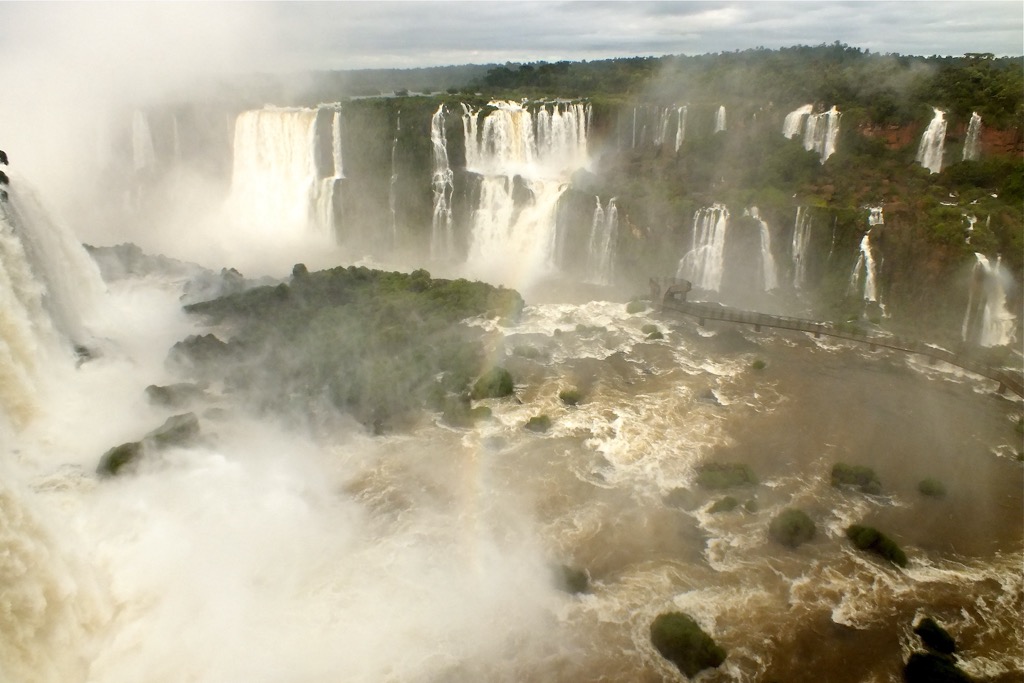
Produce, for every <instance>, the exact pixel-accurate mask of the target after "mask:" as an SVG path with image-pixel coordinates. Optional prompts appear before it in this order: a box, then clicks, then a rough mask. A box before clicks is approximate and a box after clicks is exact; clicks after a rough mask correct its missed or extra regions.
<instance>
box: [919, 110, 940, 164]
mask: <svg viewBox="0 0 1024 683" xmlns="http://www.w3.org/2000/svg"><path fill="white" fill-rule="evenodd" d="M932 111H934V112H935V115H934V116H933V117H932V120H931V122H930V123H929V124H928V128H926V129H925V131H924V133H922V135H921V143H920V144H919V145H918V147H917V161H918V163H920V164H921V166H923V167H924V168H927V169H928V170H929V171H931V172H932V173H938V172H939V171H941V170H942V154H943V150H944V148H945V144H946V115H945V113H944V112H942V111H941V110H939V109H932Z"/></svg>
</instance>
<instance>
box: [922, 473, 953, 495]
mask: <svg viewBox="0 0 1024 683" xmlns="http://www.w3.org/2000/svg"><path fill="white" fill-rule="evenodd" d="M917 490H918V492H919V493H920V494H921V495H922V496H928V497H930V498H944V497H945V496H946V486H945V484H943V483H942V482H941V481H939V480H938V479H932V478H930V477H929V478H927V479H922V480H921V481H919V482H918V483H917Z"/></svg>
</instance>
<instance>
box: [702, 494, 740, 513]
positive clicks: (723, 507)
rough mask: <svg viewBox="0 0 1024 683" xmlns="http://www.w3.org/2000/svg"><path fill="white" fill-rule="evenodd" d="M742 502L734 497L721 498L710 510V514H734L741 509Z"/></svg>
mask: <svg viewBox="0 0 1024 683" xmlns="http://www.w3.org/2000/svg"><path fill="white" fill-rule="evenodd" d="M739 504H740V502H739V501H738V500H736V499H735V498H733V497H732V496H726V497H725V498H719V499H718V500H716V501H715V504H714V505H712V506H711V507H710V508H708V512H710V513H711V514H713V515H714V514H718V513H719V512H732V511H733V510H735V509H736V508H737V507H739Z"/></svg>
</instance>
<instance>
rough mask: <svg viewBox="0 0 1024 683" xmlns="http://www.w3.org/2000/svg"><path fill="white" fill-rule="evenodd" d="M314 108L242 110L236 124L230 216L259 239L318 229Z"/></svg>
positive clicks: (315, 115) (317, 174) (315, 113)
mask: <svg viewBox="0 0 1024 683" xmlns="http://www.w3.org/2000/svg"><path fill="white" fill-rule="evenodd" d="M316 120H317V110H316V109H277V108H267V109H259V110H255V111H246V112H242V113H241V114H239V115H238V119H237V120H236V122H235V138H234V162H233V166H232V172H231V197H230V199H229V205H230V211H231V213H232V214H233V215H234V216H235V217H236V219H237V221H238V222H239V223H240V224H244V225H245V226H247V227H249V228H250V229H252V230H254V231H256V232H258V233H261V234H267V233H269V234H276V235H279V236H282V237H286V236H296V235H302V234H305V233H306V232H307V231H309V229H310V228H324V227H326V226H318V225H317V220H316V219H317V215H316V210H315V207H316V206H317V203H318V199H319V195H320V192H319V191H320V183H319V177H318V176H319V173H318V170H317V166H316Z"/></svg>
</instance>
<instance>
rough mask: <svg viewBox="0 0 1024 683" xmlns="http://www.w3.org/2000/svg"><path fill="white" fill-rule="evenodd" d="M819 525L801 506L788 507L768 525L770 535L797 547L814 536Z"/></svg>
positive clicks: (776, 539) (785, 544) (792, 546)
mask: <svg viewBox="0 0 1024 683" xmlns="http://www.w3.org/2000/svg"><path fill="white" fill-rule="evenodd" d="M815 533H817V527H816V526H815V524H814V520H812V519H811V518H810V517H808V516H807V513H806V512H804V511H803V510H801V509H799V508H786V509H785V510H783V511H782V512H780V513H779V514H778V515H776V516H775V518H774V519H772V521H771V523H770V524H769V525H768V535H769V536H770V537H771V538H772V539H773V540H774V541H775V542H776V543H781V544H782V545H784V546H788V547H790V548H796V547H798V546H799V545H801V544H802V543H806V542H807V541H810V540H811V539H813V538H814V535H815Z"/></svg>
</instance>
